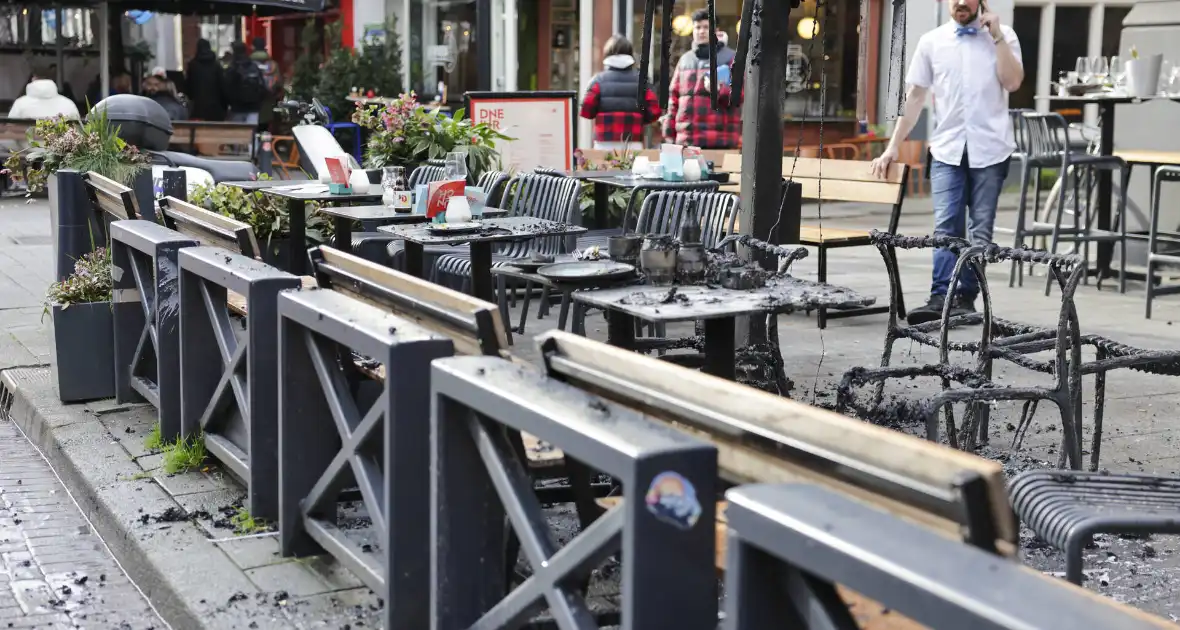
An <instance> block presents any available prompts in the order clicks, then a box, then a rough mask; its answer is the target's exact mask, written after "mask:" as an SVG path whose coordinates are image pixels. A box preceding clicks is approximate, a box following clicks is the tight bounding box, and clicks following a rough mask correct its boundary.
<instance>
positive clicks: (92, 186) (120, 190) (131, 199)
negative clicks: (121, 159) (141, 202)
mask: <svg viewBox="0 0 1180 630" xmlns="http://www.w3.org/2000/svg"><path fill="white" fill-rule="evenodd" d="M82 179H83V180H85V182H86V193H87V194H88V195H89V196H90V204H91V206H92V207H93V208H94V212H95V213H96V214H98V215H99V217H100V218H101V217H102V216H103V215H106V216H109V217H110V218H111V219H113V220H116V221H123V220H129V219H138V218H140V216H139V207H138V206H137V205H136V202H135V191H133V190H131V189H130V188H128V187H126V186H124V185H123V184H120V183H119V182H117V181H115V180H113V179H111V178H109V177H104V176H102V175H99V174H98V173H96V172H94V171H89V172H88V173H86V174H85V175H83V176H82Z"/></svg>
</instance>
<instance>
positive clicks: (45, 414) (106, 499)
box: [0, 366, 257, 630]
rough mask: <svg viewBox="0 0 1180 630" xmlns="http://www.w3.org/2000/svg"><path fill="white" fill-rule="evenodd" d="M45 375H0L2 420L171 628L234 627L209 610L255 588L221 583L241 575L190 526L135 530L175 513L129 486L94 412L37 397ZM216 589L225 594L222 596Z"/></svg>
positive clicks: (149, 491)
mask: <svg viewBox="0 0 1180 630" xmlns="http://www.w3.org/2000/svg"><path fill="white" fill-rule="evenodd" d="M49 374H50V371H49V368H48V366H41V367H37V368H14V369H8V370H4V371H3V372H0V403H7V404H2V407H8V413H9V417H10V418H11V419H12V421H13V422H15V423H16V424H17V426H19V427H20V429H21V430H22V431H23V432H24V433H25V435H26V436H27V437H28V439H29V440H30V441H31V442H32V443H33V444H34V445H35V446H36V447H37V448H38V449H40V451H41V452H42V454H44V456H45V457H46V458H47V459H48V460H49V463H50V465H51V466H52V467H53V468H54V470H56V471H57V473H58V475H59V476H60V477H61V479H62V481H63V483H64V484H65V486H66V488H67V490H68V491H69V492H70V494H71V495H72V496H73V498H74V501H75V502H76V503H77V504H78V506H79V508H80V509H81V510H82V512H83V514H85V515H86V518H88V519H89V520H90V522H91V524H92V525H93V527H94V529H95V531H97V532H98V535H99V536H100V537H101V538H102V539H103V541H104V542H105V543H106V544H107V546H108V548H109V549H110V551H111V553H112V554H113V555H114V557H115V559H116V560H117V561H118V562H119V564H120V565H122V567H123V570H124V571H126V572H127V575H128V576H129V577H130V578H131V580H132V581H133V582H134V583H135V584H136V585H138V586H139V588H140V589H141V591H142V592H143V593H144V595H145V596H146V597H147V598H148V600H149V601H150V602H151V604H152V606H154V607H155V608H156V611H157V612H158V613H159V614H160V616H161V617H162V618H163V619H164V621H165V622H167V623H168V624H170V625H171V626H172V628H174V629H175V630H204V629H206V628H239V627H242V624H241V619H240V618H239V619H231V618H230V617H234V615H232V614H229V615H227V614H224V613H226V612H227V611H225V610H224V609H222V610H218V609H217V608H216V605H217V603H220V602H224V601H226V600H225V598H228V597H230V596H231V595H232V594H233V593H238V592H241V593H250V594H253V593H254V592H256V590H257V589H256V588H254V587H253V585H251V584H250V583H249V581H248V580H246V579H245V577H244V576H242V579H241V581H242V582H244V583H238V584H235V583H234V582H235V580H232V579H231V580H227V582H229V583H228V584H226V583H223V582H222V580H223V578H225V577H227V576H231V575H232V574H237V575H242V574H241V572H240V571H239V570H238V569H237V568H236V567H235V566H234V565H233V563H232V561H231V560H230V559H229V558H228V557H227V556H225V554H224V553H223V552H222V551H221V550H220V549H219V548H218V547H216V546H214V545H210V544H209V542H208V538H207V537H206V536H205V535H204V534H203V533H202V531H201V529H200V527H199V526H198V525H196V524H195V523H192V522H191V521H182V522H175V523H169V524H168V526H167V527H164V528H157V529H148V526H139V527H137V522H138V521H139V519H140V518H141V517H143V516H144V515H146V514H151V513H159V512H162V511H163V510H166V509H168V508H178V509H182V508H181V506H180V504H178V503H177V502H176V501H175V500H174V499H173V498H172V497H170V496H169V495H168V494H167V493H166V492H165V491H164V490H163V488H161V487H160V486H159V485H157V484H156V483H153V482H151V481H150V480H142V481H131V479H132V478H133V477H134V476H135V475H137V474H138V473H140V472H142V469H141V468H140V467H139V466H138V465H137V464H136V463H135V462H134V461H133V460H132V459H131V457H130V455H129V454H128V453H127V451H126V450H124V449H123V447H122V446H120V445H119V444H118V442H117V441H116V440H115V439H114V438H113V436H112V435H111V434H110V433H109V431H107V429H106V427H105V426H104V425H103V423H102V422H100V421H99V420H98V415H97V414H95V413H94V412H93V411H91V410H89V409H87V407H85V406H83V405H72V406H67V405H64V404H62V403H61V402H60V401H58V400H57V399H56V396H53V397H52V398H49V397H46V396H39V395H38V392H37V389H38V388H36V387H35V385H37V384H38V382H45V383H48V380H49ZM48 389H49V390H50V391H52V390H53V386H52V385H51V384H49V385H48ZM4 394H7V395H8V396H7V397H8V398H9V399H8V400H4V398H6V397H5V396H4ZM135 506H139V507H135ZM145 534H146V536H145ZM194 550H196V551H197V552H198V553H194V552H193V551H194ZM223 563H224V564H223ZM165 567H166V568H167V570H164V569H163V568H165ZM194 584H199V585H200V586H201V588H199V589H193V588H192V586H193V585H194ZM186 585H187V586H188V588H185V587H186ZM223 592H228V593H229V594H228V595H225V596H224V597H225V598H223V597H222V594H223ZM219 613H221V614H219Z"/></svg>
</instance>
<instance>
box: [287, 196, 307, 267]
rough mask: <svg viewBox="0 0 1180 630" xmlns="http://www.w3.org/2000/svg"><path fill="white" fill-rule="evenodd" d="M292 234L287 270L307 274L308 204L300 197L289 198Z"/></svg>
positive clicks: (289, 242)
mask: <svg viewBox="0 0 1180 630" xmlns="http://www.w3.org/2000/svg"><path fill="white" fill-rule="evenodd" d="M287 213H288V216H289V217H290V224H291V236H290V238H289V241H288V243H287V271H289V272H291V273H292V274H295V275H297V276H303V275H307V204H306V203H304V202H303V201H300V200H299V199H288V200H287Z"/></svg>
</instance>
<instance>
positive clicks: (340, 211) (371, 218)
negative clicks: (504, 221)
mask: <svg viewBox="0 0 1180 630" xmlns="http://www.w3.org/2000/svg"><path fill="white" fill-rule="evenodd" d="M320 212H322V213H324V214H326V215H329V216H331V217H332V221H333V223H334V224H335V227H336V229H335V236H334V237H333V238H332V247H334V248H336V249H338V250H340V251H342V252H351V251H352V224H353V222H355V221H360V222H362V223H363V222H366V221H368V222H372V223H377V224H382V225H405V224H414V223H426V222H427V221H429V219H427V218H426V215H425V214H415V213H413V212H396V211H394V209H393V208H389V207H386V206H325V207H323V208H320ZM507 214H508V211H507V210H501V209H499V208H486V209H484V211H483V216H485V217H488V218H497V217H502V216H505V215H507Z"/></svg>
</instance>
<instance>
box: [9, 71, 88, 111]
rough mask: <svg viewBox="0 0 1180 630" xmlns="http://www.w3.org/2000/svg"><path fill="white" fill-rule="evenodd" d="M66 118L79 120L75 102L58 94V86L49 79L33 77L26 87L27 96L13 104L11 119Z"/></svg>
mask: <svg viewBox="0 0 1180 630" xmlns="http://www.w3.org/2000/svg"><path fill="white" fill-rule="evenodd" d="M55 116H65V117H66V118H69V119H72V120H78V119H79V118H81V116H80V115H79V114H78V106H77V105H76V104H74V101H71V100H70V99H68V98H66V97H64V96H62V95H61V94H58V93H57V84H56V83H54V82H53V81H51V80H49V79H38V78H36V77H33V80H32V81H29V84H28V85H27V86H26V87H25V95H24V96H22V97H20V98H18V99H16V101H14V102H13V103H12V108H11V109H9V110H8V117H9V118H32V119H41V118H53V117H55Z"/></svg>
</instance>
